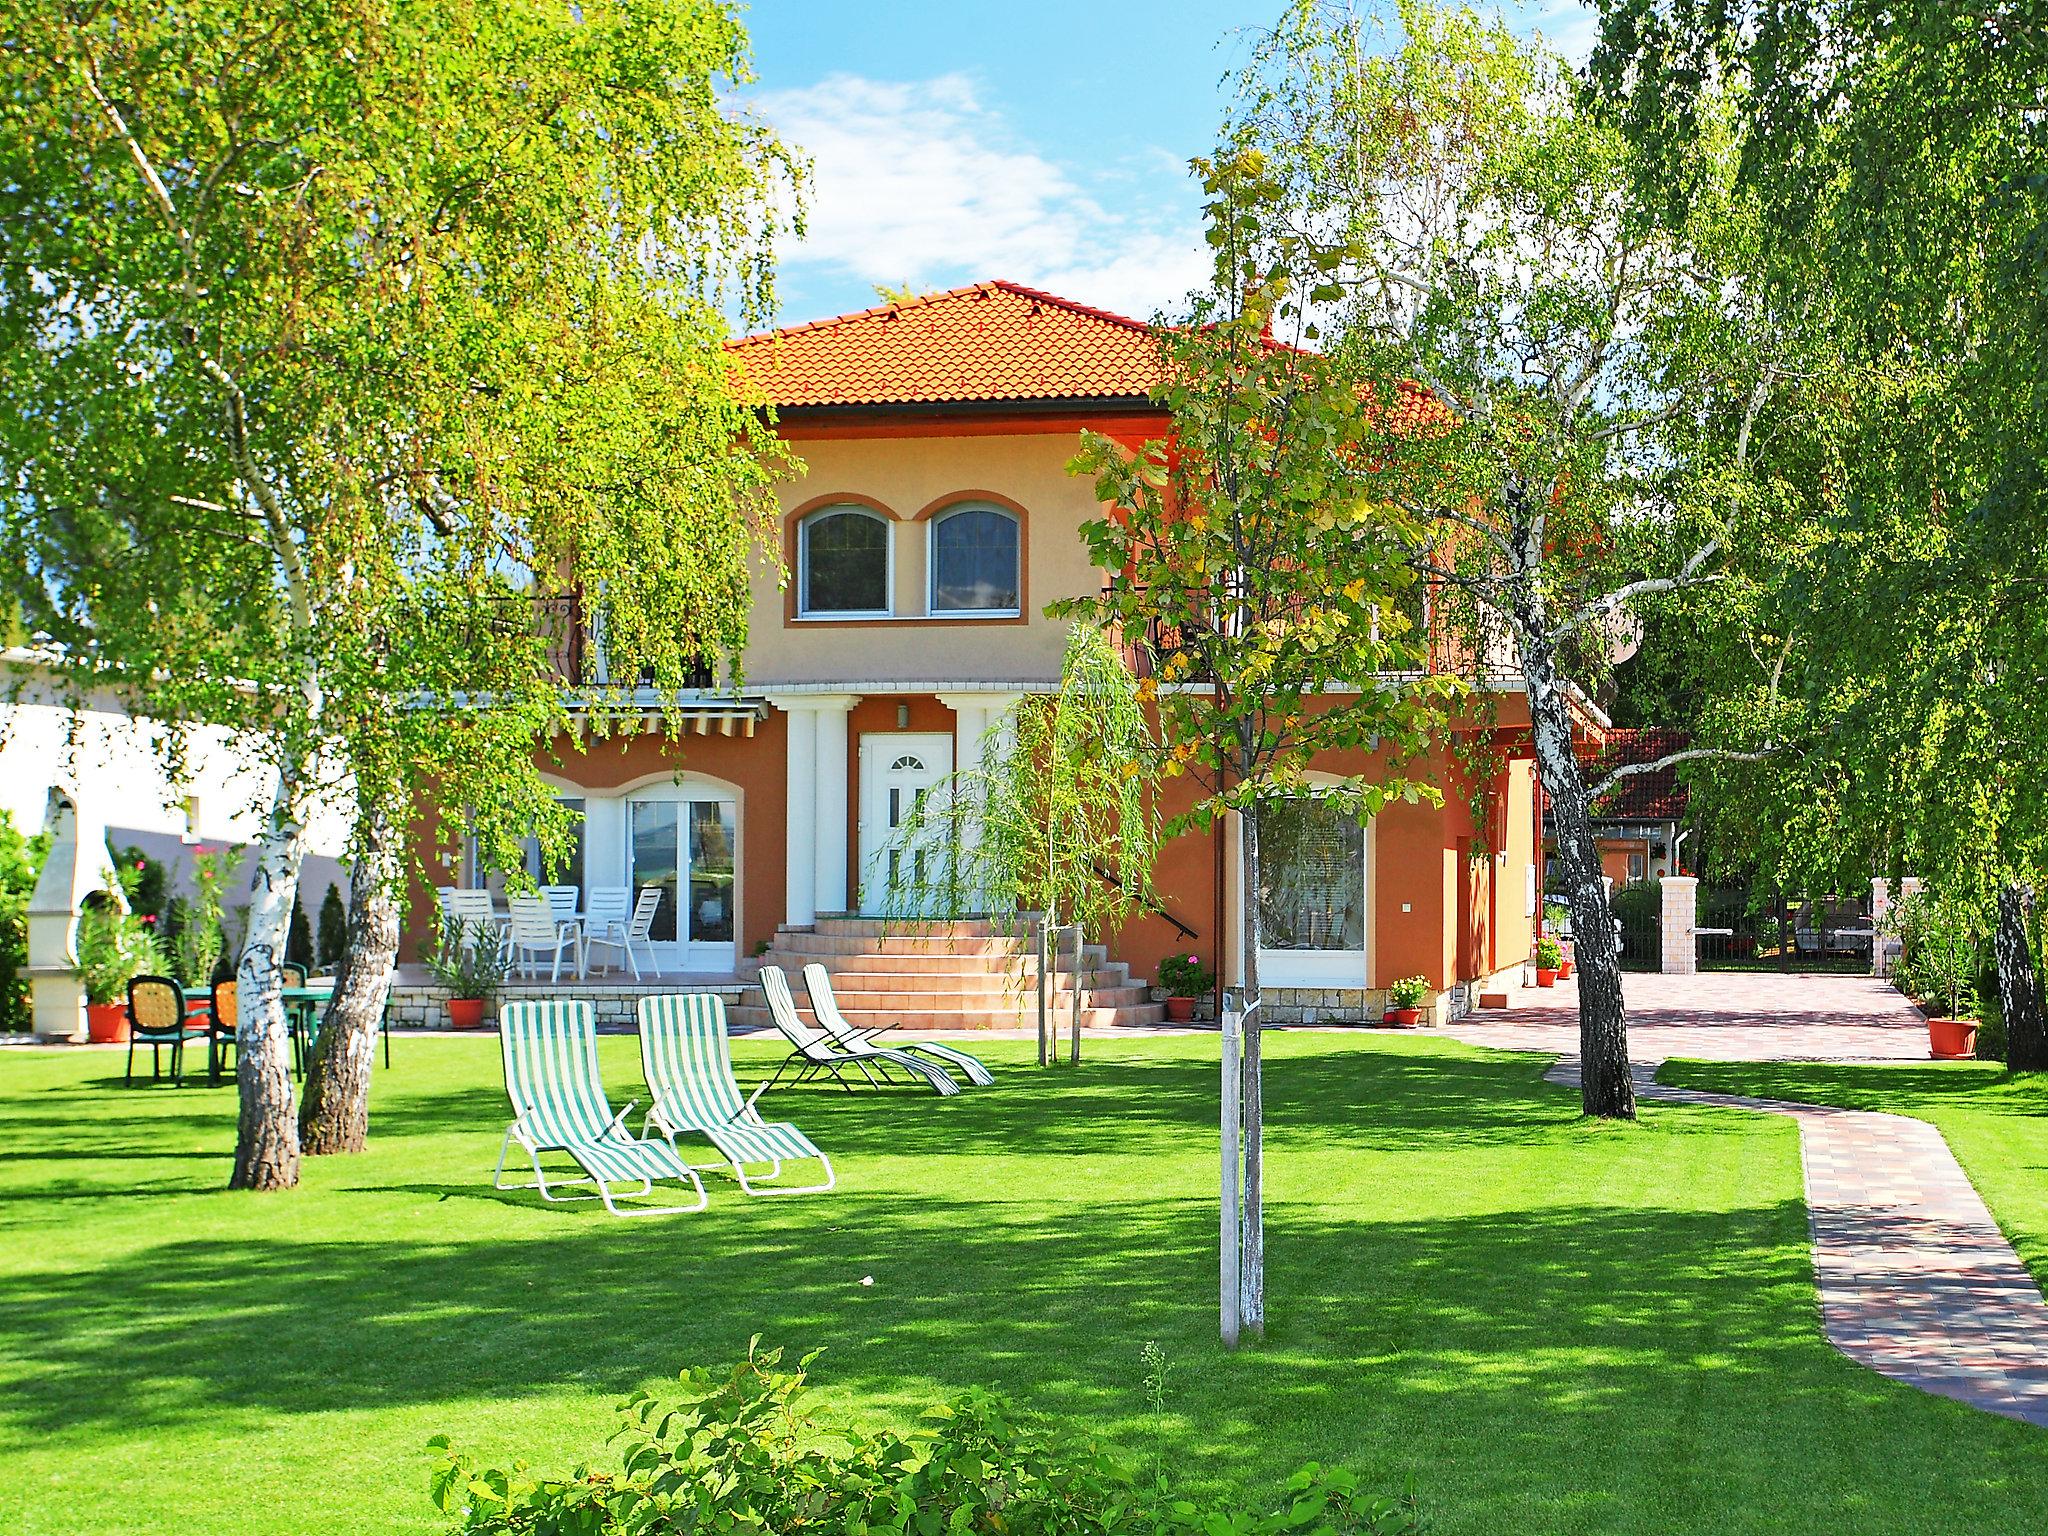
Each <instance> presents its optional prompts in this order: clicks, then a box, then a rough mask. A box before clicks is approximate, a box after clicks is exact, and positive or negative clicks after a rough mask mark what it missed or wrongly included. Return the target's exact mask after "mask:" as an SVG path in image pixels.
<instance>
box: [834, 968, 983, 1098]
mask: <svg viewBox="0 0 2048 1536" xmlns="http://www.w3.org/2000/svg"><path fill="white" fill-rule="evenodd" d="M804 990H805V991H806V992H808V993H810V994H811V1017H812V1018H814V1019H816V1020H817V1021H818V1028H820V1029H822V1030H824V1031H825V1033H826V1034H828V1035H830V1036H831V1037H832V1042H833V1044H835V1045H837V1046H838V1047H839V1048H840V1049H841V1050H843V1051H845V1052H846V1053H847V1054H848V1055H849V1056H868V1055H872V1054H874V1053H875V1052H877V1051H879V1050H882V1049H884V1047H881V1046H878V1045H876V1044H875V1043H874V1041H872V1040H871V1039H869V1038H868V1036H867V1035H866V1034H863V1033H862V1032H861V1031H860V1030H858V1029H855V1028H854V1027H853V1025H852V1024H851V1023H849V1022H848V1020H847V1017H846V1015H845V1014H844V1013H842V1012H840V1009H839V999H838V998H837V997H836V996H834V995H833V992H832V973H831V972H830V971H828V970H826V969H825V967H824V966H822V965H820V964H819V963H818V962H817V961H815V960H813V961H812V962H811V963H810V964H809V965H807V966H805V967H804ZM887 1049H889V1050H892V1051H908V1052H910V1053H912V1054H914V1055H918V1056H927V1057H930V1058H931V1059H932V1060H934V1061H936V1062H937V1063H938V1064H939V1065H940V1066H941V1067H943V1068H945V1069H946V1070H947V1071H948V1072H957V1073H959V1074H960V1075H961V1076H962V1077H964V1078H966V1079H967V1081H968V1082H970V1083H972V1084H974V1086H975V1087H977V1088H986V1087H988V1085H989V1084H991V1083H993V1082H994V1081H995V1080H996V1079H995V1074H994V1073H993V1072H991V1071H989V1069H988V1068H987V1067H985V1066H983V1065H982V1064H981V1059H980V1058H979V1057H976V1056H970V1055H968V1054H967V1052H965V1051H960V1050H955V1049H954V1048H953V1047H952V1046H950V1045H941V1044H939V1042H938V1041H936V1040H899V1039H897V1038H896V1037H895V1036H893V1035H892V1036H891V1037H890V1039H889V1044H888V1046H887Z"/></svg>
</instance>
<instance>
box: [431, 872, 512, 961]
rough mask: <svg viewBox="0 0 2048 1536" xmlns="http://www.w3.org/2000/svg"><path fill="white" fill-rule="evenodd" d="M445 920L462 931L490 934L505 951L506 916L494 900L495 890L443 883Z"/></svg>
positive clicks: (443, 916) (492, 939)
mask: <svg viewBox="0 0 2048 1536" xmlns="http://www.w3.org/2000/svg"><path fill="white" fill-rule="evenodd" d="M441 917H442V921H443V922H445V923H448V924H451V925H453V926H455V927H456V928H457V929H458V930H459V931H460V932H462V933H478V934H484V935H487V936H488V937H489V938H490V939H491V941H492V942H493V943H495V944H496V945H497V946H498V953H499V955H500V956H503V955H504V953H505V939H506V933H505V919H504V918H503V917H501V916H500V915H499V913H498V909H497V907H496V906H495V905H493V904H492V901H491V893H490V892H489V891H485V890H477V889H474V888H466V887H461V886H453V885H447V886H443V887H441Z"/></svg>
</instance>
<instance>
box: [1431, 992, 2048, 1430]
mask: <svg viewBox="0 0 2048 1536" xmlns="http://www.w3.org/2000/svg"><path fill="white" fill-rule="evenodd" d="M1730 982H1733V983H1734V984H1733V985H1728V983H1730ZM1717 984H1718V985H1717ZM1627 987H1628V994H1629V996H1628V1001H1629V1010H1630V1015H1631V1019H1630V1025H1631V1027H1630V1031H1629V1034H1630V1055H1631V1057H1632V1058H1634V1076H1635V1081H1636V1094H1637V1096H1638V1097H1639V1098H1643V1099H1648V1100H1664V1101H1666V1102H1676V1103H1686V1104H1723V1105H1732V1106H1735V1107H1738V1108H1743V1109H1755V1110H1760V1111H1763V1112H1765V1113H1768V1114H1778V1115H1786V1116H1789V1117H1790V1118H1791V1119H1793V1120H1796V1121H1797V1122H1798V1124H1799V1142H1800V1150H1801V1160H1802V1162H1803V1164H1804V1168H1805V1175H1806V1206H1807V1212H1808V1221H1809V1225H1810V1228H1811V1231H1812V1233H1813V1267H1814V1276H1815V1281H1816V1283H1817V1285H1818V1288H1819V1291H1820V1305H1821V1324H1822V1329H1823V1331H1824V1332H1825V1333H1826V1335H1827V1339H1828V1342H1829V1343H1831V1344H1833V1345H1834V1346H1835V1348H1837V1349H1839V1350H1840V1351H1841V1352H1842V1353H1843V1354H1845V1355H1847V1356H1848V1357H1849V1358H1850V1359H1852V1360H1855V1361H1857V1362H1859V1363H1861V1364H1863V1365H1866V1366H1868V1367H1870V1369H1872V1370H1874V1371H1877V1372H1879V1373H1880V1374H1882V1375H1885V1376H1889V1377H1891V1378H1893V1379H1894V1380H1897V1381H1902V1382H1905V1383H1907V1384H1908V1385H1910V1386H1915V1387H1919V1388H1920V1389H1921V1390H1922V1391H1926V1392H1933V1393H1937V1394H1939V1395H1940V1396H1942V1397H1951V1398H1955V1399H1956V1400H1957V1401H1959V1402H1964V1403H1968V1404H1970V1405H1971V1406H1973V1407H1977V1408H1982V1409H1985V1410H1987V1411H1989V1412H1991V1413H2000V1414H2004V1415H2006V1416H2007V1417H2009V1418H2015V1419H2024V1420H2026V1421H2027V1422H2028V1423H2031V1424H2039V1425H2041V1426H2043V1427H2044V1428H2048V1303H2044V1302H2043V1300H2042V1298H2041V1292H2040V1289H2039V1288H2038V1287H2037V1286H2036V1285H2035V1284H2034V1280H2033V1277H2032V1276H2031V1275H2030V1274H2029V1273H2028V1271H2027V1268H2026V1266H2025V1265H2023V1264H2022V1263H2020V1261H2019V1256H2018V1255H2017V1254H2015V1253H2014V1252H2013V1250H2012V1245H2011V1244H2010V1243H2008V1242H2007V1241H2006V1240H2005V1235H2004V1234H2003V1233H2002V1232H2000V1231H1999V1230H1998V1224H1997V1223H1996V1222H1994V1221H1993V1220H1992V1219H1991V1213H1990V1212H1989V1211H1988V1210H1986V1209H1985V1207H1984V1201H1983V1199H1982V1198H1981V1197H1980V1196H1979V1195H1978V1193H1977V1191H1976V1189H1975V1188H1974V1187H1973V1186H1972V1185H1971V1183H1970V1181H1969V1179H1968V1178H1967V1177H1966V1176H1965V1175H1964V1173H1963V1170H1962V1167H1961V1165H1960V1164H1958V1163H1957V1162H1956V1160H1955V1155H1954V1154H1953V1153H1951V1152H1950V1151H1949V1149H1948V1143H1947V1142H1946V1141H1944V1140H1943V1139H1942V1136H1941V1133H1940V1132H1939V1131H1937V1130H1936V1129H1935V1128H1934V1127H1933V1126H1931V1125H1929V1124H1927V1123H1926V1122H1925V1121H1923V1120H1914V1119H1911V1118H1909V1117H1907V1116H1904V1115H1887V1114H1875V1113H1871V1112H1868V1111H1864V1110H1850V1109H1837V1108H1834V1107H1831V1106H1826V1105H1819V1104H1795V1103H1787V1102H1782V1101H1779V1100H1776V1099H1751V1098H1741V1097H1737V1096H1734V1095H1730V1094H1718V1093H1701V1092H1697V1091H1695V1090H1692V1089H1686V1088H1666V1087H1662V1086H1660V1085H1659V1084H1658V1083H1657V1082H1656V1081H1655V1077H1656V1070H1657V1068H1656V1062H1657V1060H1659V1059H1661V1058H1662V1057H1664V1056H1667V1055H1687V1056H1696V1057H1697V1056H1710V1057H1713V1058H1716V1059H1720V1060H1746V1061H1763V1060H1786V1059H1821V1058H1827V1059H1836V1060H1840V1059H1852V1060H1855V1059H1860V1060H1883V1059H1892V1060H1902V1059H1904V1060H1919V1061H1924V1060H1926V1059H1927V1035H1926V1030H1925V1027H1924V1026H1923V1025H1921V1024H1920V1022H1919V1015H1918V1014H1917V1013H1914V1012H1913V1011H1912V1010H1911V1009H1910V1008H1908V1007H1906V1006H1905V1004H1904V1000H1903V999H1900V998H1899V996H1898V994H1897V993H1896V992H1893V991H1891V989H1889V988H1884V989H1882V990H1880V989H1879V988H1877V986H1876V985H1875V984H1873V983H1869V982H1867V981H1864V980H1863V979H1862V978H1858V977H1824V976H1815V977H1751V976H1743V977H1739V978H1729V977H1720V976H1698V977H1678V976H1672V977H1665V976H1631V977H1629V978H1628V982H1627ZM1517 1001H1518V1002H1521V1001H1522V999H1521V998H1520V997H1518V998H1517ZM1773 1001H1776V1002H1781V1003H1785V1004H1788V1005H1790V1006H1789V1008H1788V1010H1787V1012H1785V1013H1783V1014H1781V1015H1779V1016H1778V1017H1776V1018H1770V1016H1769V1015H1763V1016H1762V1017H1763V1018H1769V1019H1770V1022H1751V1021H1754V1020H1758V1019H1759V1014H1758V1013H1757V1011H1756V1010H1757V1009H1758V1008H1759V1007H1760V1005H1764V1004H1767V1003H1770V1002H1773ZM1576 1002H1577V999H1576V998H1574V997H1572V996H1571V995H1570V994H1569V993H1568V992H1567V993H1566V995H1565V996H1564V997H1562V998H1556V999H1553V998H1549V997H1546V998H1543V999H1542V1001H1541V1002H1540V1003H1533V1004H1530V1005H1528V1006H1524V1007H1522V1008H1519V1009H1518V1010H1515V1011H1513V1012H1511V1013H1510V1014H1507V1015H1494V1016H1492V1017H1491V1018H1487V1019H1483V1020H1474V1021H1472V1022H1471V1023H1469V1024H1465V1025H1458V1026H1454V1027H1453V1029H1452V1031H1451V1033H1453V1034H1455V1035H1457V1036H1458V1037H1459V1038H1461V1039H1467V1040H1470V1041H1472V1042H1474V1043H1476V1044H1483V1045H1494V1046H1504V1047H1507V1048H1510V1049H1521V1050H1542V1049H1545V1048H1557V1047H1559V1046H1560V1045H1563V1046H1564V1047H1565V1049H1566V1051H1567V1052H1569V1050H1570V1048H1571V1047H1572V1046H1575V1045H1576V1044H1577V1041H1576V1038H1575V1036H1576V1032H1577V1026H1576V1020H1575V1019H1574V1018H1573V1016H1572V1013H1573V1010H1574V1009H1575V1007H1576ZM1687 1010H1691V1012H1692V1015H1693V1016H1691V1017H1685V1016H1683V1015H1684V1014H1685V1013H1686V1012H1687ZM1638 1021H1640V1022H1641V1024H1642V1025H1643V1026H1644V1027H1642V1028H1641V1029H1640V1030H1639V1029H1638V1028H1637V1027H1636V1026H1637V1023H1638ZM1745 1026H1746V1027H1745ZM1653 1052H1654V1054H1652V1053H1653ZM1545 1078H1546V1080H1547V1081H1550V1082H1554V1083H1559V1084H1568V1085H1570V1086H1573V1087H1576V1086H1577V1084H1578V1081H1579V1063H1578V1059H1577V1057H1576V1056H1575V1055H1572V1054H1569V1053H1567V1054H1565V1055H1563V1057H1562V1058H1561V1059H1560V1060H1559V1061H1558V1062H1557V1064H1556V1065H1555V1066H1553V1067H1552V1068H1551V1069H1550V1071H1549V1072H1547V1073H1546V1074H1545Z"/></svg>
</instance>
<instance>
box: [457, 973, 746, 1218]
mask: <svg viewBox="0 0 2048 1536" xmlns="http://www.w3.org/2000/svg"><path fill="white" fill-rule="evenodd" d="M498 1038H499V1044H500V1046H501V1048H502V1050H503V1054H504V1058H505V1096H506V1097H507V1098H509V1099H510V1100H511V1101H512V1113H513V1115H514V1117H515V1118H514V1119H513V1121H512V1124H511V1125H510V1126H508V1127H507V1128H506V1131H505V1142H504V1145H503V1146H501V1147H500V1148H499V1149H498V1171H497V1172H496V1173H495V1174H494V1175H492V1178H491V1185H492V1187H493V1188H495V1189H537V1190H539V1191H540V1194H541V1198H542V1199H543V1200H560V1201H570V1200H602V1201H603V1202H604V1208H605V1209H606V1210H607V1211H610V1212H611V1213H612V1214H613V1215H614V1216H672V1215H678V1214H686V1213H688V1212H691V1211H701V1210H703V1209H704V1207H705V1205H706V1204H707V1203H708V1202H709V1198H710V1197H709V1196H707V1195H706V1194H705V1193H704V1181H703V1180H702V1179H700V1178H698V1177H697V1173H696V1170H695V1169H693V1168H691V1167H690V1165H689V1164H688V1163H686V1162H684V1161H683V1159H682V1157H681V1156H680V1155H679V1154H678V1153H677V1151H676V1149H675V1148H674V1147H673V1146H671V1145H670V1144H669V1143H668V1142H666V1141H661V1140H656V1139H649V1138H635V1137H634V1136H633V1135H632V1133H631V1132H629V1131H628V1130H627V1129H626V1116H627V1115H629V1114H631V1113H632V1110H633V1106H632V1105H631V1104H628V1105H627V1106H626V1107H625V1108H624V1109H622V1110H620V1111H619V1112H618V1113H617V1114H613V1113H612V1106H611V1103H610V1101H609V1100H607V1099H606V1098H605V1095H604V1083H603V1081H602V1080H601V1079H600V1078H599V1077H598V1072H597V1022H596V1016H595V1014H594V1013H593V1012H592V1011H591V1007H590V1004H588V1003H584V1002H576V1001H573V1000H570V999H562V1000H560V1001H556V1000H553V999H550V1000H549V1001H547V1002H540V1003H506V1004H505V1005H503V1006H502V1007H501V1008H499V1010H498ZM514 1142H517V1143H518V1144H519V1146H520V1147H521V1148H522V1149H524V1151H525V1152H526V1155H527V1157H528V1158H529V1159H530V1160H531V1161H532V1163H533V1182H532V1183H531V1184H525V1183H510V1184H508V1183H506V1182H505V1159H506V1158H507V1157H509V1156H511V1153H512V1144H513V1143H514ZM543 1152H560V1153H562V1154H564V1155H565V1156H567V1157H569V1158H572V1159H573V1160H574V1161H575V1163H576V1165H577V1167H579V1168H581V1169H582V1170H583V1177H581V1178H569V1179H564V1178H555V1179H550V1178H549V1177H548V1176H547V1172H546V1170H545V1169H543V1168H542V1167H541V1163H540V1155H541V1153H543ZM658 1179H676V1180H679V1181H680V1182H682V1183H684V1184H687V1185H689V1186H690V1188H692V1189H694V1190H695V1191H696V1192H697V1203H696V1204H695V1205H641V1206H629V1207H625V1208H623V1209H622V1208H621V1207H620V1206H619V1204H618V1200H619V1199H621V1198H623V1199H628V1200H632V1199H638V1198H639V1197H641V1196H643V1195H649V1194H652V1193H653V1192H654V1185H655V1181H656V1180H658ZM581 1184H594V1185H596V1186H597V1193H596V1194H595V1195H561V1194H557V1193H555V1191H556V1190H559V1189H564V1188H571V1187H574V1186H576V1185H581ZM615 1184H622V1185H637V1186H639V1187H638V1188H636V1189H629V1190H625V1191H623V1192H621V1193H620V1194H619V1195H614V1193H613V1189H612V1186H613V1185H615Z"/></svg>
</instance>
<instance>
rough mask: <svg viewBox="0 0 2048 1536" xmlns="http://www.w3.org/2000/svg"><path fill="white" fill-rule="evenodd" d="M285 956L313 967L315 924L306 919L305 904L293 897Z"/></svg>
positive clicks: (300, 963)
mask: <svg viewBox="0 0 2048 1536" xmlns="http://www.w3.org/2000/svg"><path fill="white" fill-rule="evenodd" d="M284 957H285V959H286V960H287V961H289V962H290V963H291V964H293V965H303V966H304V967H306V969H307V970H311V969H312V968H313V925H312V924H311V923H309V922H307V921H306V908H305V905H304V904H303V903H302V902H300V901H299V899H298V898H297V897H293V898H292V921H291V926H290V927H289V928H287V929H286V930H285V936H284Z"/></svg>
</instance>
